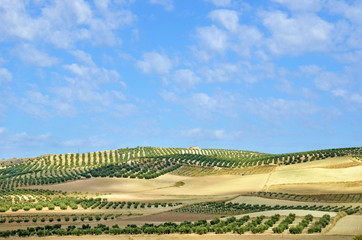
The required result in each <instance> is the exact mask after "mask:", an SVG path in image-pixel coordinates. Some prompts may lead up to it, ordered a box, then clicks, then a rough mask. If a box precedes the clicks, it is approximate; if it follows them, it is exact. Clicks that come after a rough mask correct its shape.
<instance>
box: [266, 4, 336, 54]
mask: <svg viewBox="0 0 362 240" xmlns="http://www.w3.org/2000/svg"><path fill="white" fill-rule="evenodd" d="M262 17H263V24H264V26H265V27H267V28H268V29H269V31H270V32H271V34H272V36H271V38H270V39H268V40H267V46H268V48H269V50H270V51H272V52H273V53H276V54H300V53H304V52H315V51H327V50H328V51H329V50H330V48H331V46H332V39H333V38H332V35H331V34H332V30H333V25H332V24H330V23H328V22H326V21H324V20H323V19H321V18H319V17H318V16H317V15H315V14H297V15H296V16H294V17H288V16H287V14H286V13H283V12H280V11H273V12H265V13H264V14H262Z"/></svg>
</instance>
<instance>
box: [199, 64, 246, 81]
mask: <svg viewBox="0 0 362 240" xmlns="http://www.w3.org/2000/svg"><path fill="white" fill-rule="evenodd" d="M239 71H240V66H238V64H230V63H220V64H217V66H215V67H213V68H212V67H205V68H203V69H201V74H202V76H203V79H205V81H206V82H209V83H215V82H219V83H224V82H229V81H230V80H232V79H233V78H234V77H235V75H236V74H237V73H238V72H239Z"/></svg>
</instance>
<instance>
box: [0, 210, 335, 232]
mask: <svg viewBox="0 0 362 240" xmlns="http://www.w3.org/2000/svg"><path fill="white" fill-rule="evenodd" d="M312 218H313V217H312ZM294 219H295V215H294V214H289V215H288V216H287V217H285V218H284V219H282V221H281V222H280V223H279V225H278V226H276V227H274V228H273V232H274V233H283V232H284V231H285V230H286V229H288V227H289V225H290V224H292V223H293V221H294ZM279 220H280V215H278V214H276V215H273V216H271V217H270V218H269V219H267V218H266V217H265V216H258V217H256V218H254V219H251V218H250V217H249V216H243V217H241V218H239V219H236V218H235V217H229V218H227V219H225V220H224V219H222V220H221V219H219V218H215V219H213V220H211V221H206V220H198V221H196V222H193V223H192V222H189V221H184V222H182V223H180V224H177V223H173V222H166V223H163V224H159V225H155V224H148V223H146V224H144V225H143V226H141V227H138V226H137V225H135V224H131V225H127V226H126V227H125V228H120V227H119V226H118V225H113V226H112V227H109V226H107V225H105V224H98V225H96V226H94V227H91V226H90V225H89V224H83V225H82V226H79V227H77V226H74V225H69V226H67V227H66V228H62V226H61V224H55V225H45V226H37V227H28V228H27V229H18V230H12V231H11V230H8V231H2V232H0V237H9V236H16V235H17V236H20V237H23V236H39V237H42V236H50V235H58V236H64V235H78V236H79V235H87V234H92V235H100V234H112V235H118V234H170V233H182V234H190V233H197V234H206V233H208V232H213V233H216V234H223V233H228V232H232V233H238V234H244V233H245V232H251V233H263V232H265V231H266V230H267V229H269V228H271V227H273V226H274V225H275V224H276V223H277V222H278V221H279ZM329 220H330V217H329V215H325V216H323V217H322V218H321V219H319V221H316V222H315V223H314V225H312V227H311V228H309V229H308V233H313V232H315V231H314V230H310V229H312V228H314V227H315V226H319V227H325V226H326V225H327V224H328V223H329ZM308 225H309V222H308ZM297 226H300V224H298V225H297ZM291 229H292V227H291ZM316 232H318V231H316ZM293 233H295V234H297V233H299V232H293Z"/></svg>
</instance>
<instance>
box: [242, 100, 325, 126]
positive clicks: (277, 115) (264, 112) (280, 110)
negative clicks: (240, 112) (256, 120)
mask: <svg viewBox="0 0 362 240" xmlns="http://www.w3.org/2000/svg"><path fill="white" fill-rule="evenodd" d="M245 107H246V109H247V110H248V111H249V112H250V113H252V114H255V115H257V116H259V117H261V118H263V119H266V120H268V121H271V122H274V123H280V122H284V121H285V120H287V119H293V118H295V117H306V116H308V115H312V114H315V113H317V112H318V111H319V108H318V107H317V106H315V105H314V104H312V103H310V102H307V101H304V100H286V99H282V98H269V99H263V98H250V99H248V100H247V102H246V103H245Z"/></svg>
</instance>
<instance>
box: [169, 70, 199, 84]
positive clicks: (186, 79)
mask: <svg viewBox="0 0 362 240" xmlns="http://www.w3.org/2000/svg"><path fill="white" fill-rule="evenodd" d="M173 79H174V80H175V82H176V83H178V84H179V85H181V86H183V87H185V88H190V87H193V86H195V85H196V84H197V83H199V82H200V81H201V79H200V78H199V77H198V76H196V75H195V73H194V72H193V71H191V70H189V69H179V70H176V71H175V72H174V74H173Z"/></svg>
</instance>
